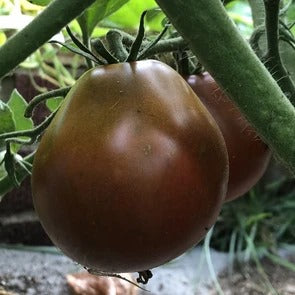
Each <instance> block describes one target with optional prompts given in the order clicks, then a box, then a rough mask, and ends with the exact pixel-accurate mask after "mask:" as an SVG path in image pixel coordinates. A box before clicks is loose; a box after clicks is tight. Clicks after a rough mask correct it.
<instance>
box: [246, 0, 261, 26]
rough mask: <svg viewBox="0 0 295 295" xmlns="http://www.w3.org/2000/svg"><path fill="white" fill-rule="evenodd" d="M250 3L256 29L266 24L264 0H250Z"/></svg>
mask: <svg viewBox="0 0 295 295" xmlns="http://www.w3.org/2000/svg"><path fill="white" fill-rule="evenodd" d="M248 2H249V4H250V7H251V11H252V18H253V22H254V27H258V26H260V25H262V24H263V23H264V5H263V0H248Z"/></svg>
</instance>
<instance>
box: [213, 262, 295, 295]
mask: <svg viewBox="0 0 295 295" xmlns="http://www.w3.org/2000/svg"><path fill="white" fill-rule="evenodd" d="M288 260H289V261H290V262H293V263H295V256H293V257H289V258H288ZM262 266H263V270H264V272H265V274H266V276H267V279H266V278H265V275H264V274H262V273H261V272H259V271H258V270H257V267H256V266H255V265H247V266H244V267H242V269H241V267H238V266H237V267H236V268H235V269H234V271H233V274H232V275H229V274H228V273H226V272H224V273H223V274H221V275H220V276H219V283H220V285H221V288H222V290H223V292H224V294H225V295H241V294H243V295H244V294H245V295H266V294H267V295H268V294H279V295H294V294H295V273H294V271H291V270H288V269H286V268H285V267H282V266H279V265H277V264H274V263H272V262H270V261H268V260H264V261H262ZM267 280H268V282H267ZM272 288H273V289H272ZM275 292H277V293H275ZM208 294H210V295H215V294H216V295H217V294H218V293H217V291H216V290H213V289H212V288H211V291H210V292H209V293H208Z"/></svg>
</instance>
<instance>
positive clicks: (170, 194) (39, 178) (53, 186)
mask: <svg viewBox="0 0 295 295" xmlns="http://www.w3.org/2000/svg"><path fill="white" fill-rule="evenodd" d="M227 181H228V158H227V151H226V147H225V143H224V140H223V137H222V135H221V132H220V130H219V128H218V126H217V125H216V123H215V121H214V120H213V118H212V117H211V115H210V114H209V112H208V111H207V110H206V109H205V107H204V106H203V105H202V104H201V102H200V101H199V100H198V99H197V97H196V95H195V94H194V92H193V91H192V89H191V88H190V87H189V86H188V85H187V83H186V82H185V81H184V80H183V79H182V77H181V76H179V74H178V73H177V72H175V71H174V70H173V69H171V68H170V67H169V66H167V65H165V64H163V63H161V62H158V61H151V60H147V61H139V62H133V63H122V64H115V65H108V66H103V67H97V68H94V69H92V70H90V71H88V72H87V73H85V74H84V75H83V76H82V77H81V78H80V79H79V80H78V82H77V83H76V84H75V86H74V87H73V88H72V90H71V91H70V92H69V94H68V95H67V97H66V98H65V101H64V103H63V105H62V106H61V109H60V110H59V111H58V113H57V115H56V116H55V118H54V120H53V121H52V123H51V124H50V126H49V128H48V129H47V131H46V132H45V134H44V136H43V137H42V140H41V142H40V145H39V148H38V150H37V153H36V156H35V159H34V164H33V175H32V189H33V200H34V205H35V208H36V211H37V213H38V215H39V217H40V220H41V223H42V224H43V226H44V228H45V230H46V231H47V233H48V235H49V236H50V238H51V239H52V241H53V242H54V244H55V245H57V246H58V247H59V248H60V249H61V250H62V251H63V252H64V253H65V254H66V255H68V256H70V257H71V258H72V259H74V260H76V261H77V262H79V263H80V264H82V265H84V266H87V267H90V268H94V269H96V270H100V271H106V272H132V271H143V270H146V269H150V268H153V267H156V266H158V265H161V264H163V263H165V262H167V261H169V260H171V259H173V258H175V257H177V256H178V255H180V254H182V253H183V252H184V251H186V250H187V249H188V248H190V247H192V246H193V245H195V244H196V243H197V242H199V241H200V239H202V238H203V237H204V235H205V234H206V233H207V231H208V229H209V228H210V227H211V226H212V224H213V223H214V222H215V220H216V218H217V216H218V213H219V211H220V207H221V204H222V203H223V199H224V196H225V193H226V187H227Z"/></svg>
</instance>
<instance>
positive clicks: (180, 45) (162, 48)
mask: <svg viewBox="0 0 295 295" xmlns="http://www.w3.org/2000/svg"><path fill="white" fill-rule="evenodd" d="M185 49H187V42H186V41H185V40H183V38H182V37H175V38H171V39H166V40H162V41H159V42H158V43H157V44H156V45H155V46H153V47H151V48H149V49H148V50H146V51H145V52H144V53H143V54H141V55H140V59H145V58H147V57H151V56H153V55H155V54H160V53H165V52H173V51H179V50H185Z"/></svg>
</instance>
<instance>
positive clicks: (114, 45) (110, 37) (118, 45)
mask: <svg viewBox="0 0 295 295" xmlns="http://www.w3.org/2000/svg"><path fill="white" fill-rule="evenodd" d="M106 40H107V42H108V46H109V49H110V52H111V53H112V54H113V55H114V57H115V58H116V59H118V60H119V62H124V61H125V60H126V59H127V56H128V52H127V50H126V48H125V47H124V46H123V36H122V34H121V32H120V31H118V30H110V31H108V32H107V34H106Z"/></svg>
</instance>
